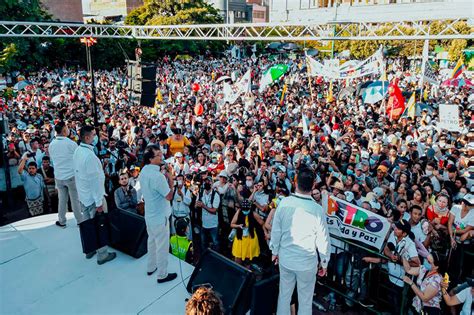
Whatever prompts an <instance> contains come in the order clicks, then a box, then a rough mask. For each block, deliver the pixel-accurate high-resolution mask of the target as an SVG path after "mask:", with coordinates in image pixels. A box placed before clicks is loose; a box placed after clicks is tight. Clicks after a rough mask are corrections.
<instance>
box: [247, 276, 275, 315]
mask: <svg viewBox="0 0 474 315" xmlns="http://www.w3.org/2000/svg"><path fill="white" fill-rule="evenodd" d="M279 283H280V275H278V274H276V275H273V276H271V277H270V278H268V279H264V280H261V281H258V282H257V283H255V285H254V286H253V289H252V303H251V306H250V315H272V314H275V313H276V310H277V304H278V291H279Z"/></svg>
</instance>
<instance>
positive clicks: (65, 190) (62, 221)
mask: <svg viewBox="0 0 474 315" xmlns="http://www.w3.org/2000/svg"><path fill="white" fill-rule="evenodd" d="M54 129H55V130H56V138H55V139H54V140H53V141H52V142H51V144H50V145H49V155H50V158H51V161H52V162H53V164H54V178H55V182H56V189H57V190H58V199H59V202H58V221H56V225H57V226H59V227H62V228H65V227H66V212H67V208H68V199H71V206H72V211H73V212H74V217H75V218H76V221H77V223H78V224H79V223H81V222H82V214H81V205H80V204H79V197H78V196H77V189H76V183H75V181H74V165H73V163H72V158H73V156H74V151H76V148H77V143H75V142H74V141H72V140H71V139H69V138H68V135H69V128H68V127H67V126H66V124H65V123H64V122H59V123H57V124H56V126H54Z"/></svg>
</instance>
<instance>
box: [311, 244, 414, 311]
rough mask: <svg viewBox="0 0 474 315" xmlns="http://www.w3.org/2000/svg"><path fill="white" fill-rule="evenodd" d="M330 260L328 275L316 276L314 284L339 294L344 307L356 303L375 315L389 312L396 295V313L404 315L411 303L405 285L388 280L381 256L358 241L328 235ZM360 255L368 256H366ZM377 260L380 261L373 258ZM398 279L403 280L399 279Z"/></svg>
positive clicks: (383, 257) (384, 261)
mask: <svg viewBox="0 0 474 315" xmlns="http://www.w3.org/2000/svg"><path fill="white" fill-rule="evenodd" d="M331 246H332V253H331V260H330V263H329V266H328V275H327V276H326V277H325V278H322V279H318V285H321V286H323V287H326V288H327V289H329V290H330V291H331V292H333V294H335V295H337V296H339V299H340V300H341V299H342V300H343V303H345V304H346V305H348V306H350V307H351V306H354V305H356V304H358V305H359V306H360V307H361V308H363V309H365V310H367V311H370V312H373V313H376V314H379V313H382V312H391V313H392V312H393V310H394V307H397V306H394V305H391V303H393V302H392V301H391V298H392V297H394V296H397V295H398V296H400V297H401V298H400V314H406V313H407V309H408V305H409V304H411V296H408V295H409V293H410V291H409V290H408V289H409V288H408V286H406V285H405V284H404V285H403V287H397V286H396V285H394V284H392V283H391V282H390V280H389V274H388V268H387V263H386V262H388V261H389V258H388V257H386V256H385V255H383V254H381V253H379V252H376V251H374V250H371V249H369V248H367V247H364V246H362V245H360V244H357V243H354V242H351V241H348V240H345V239H343V238H340V237H338V236H334V235H331ZM364 257H369V259H367V258H365V259H364ZM376 260H380V261H381V262H380V263H375V262H373V261H376ZM393 278H396V279H399V280H401V281H402V283H403V279H400V278H398V277H393Z"/></svg>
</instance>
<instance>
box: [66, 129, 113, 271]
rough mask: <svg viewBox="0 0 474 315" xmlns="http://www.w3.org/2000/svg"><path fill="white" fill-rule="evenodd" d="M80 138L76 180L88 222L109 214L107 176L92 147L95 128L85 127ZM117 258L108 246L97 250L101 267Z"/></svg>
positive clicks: (84, 214)
mask: <svg viewBox="0 0 474 315" xmlns="http://www.w3.org/2000/svg"><path fill="white" fill-rule="evenodd" d="M80 136H81V144H80V145H79V146H78V147H77V149H76V151H75V152H74V156H73V164H74V179H75V182H76V187H77V193H78V196H79V202H80V204H81V209H82V219H83V221H86V220H90V219H93V218H94V217H95V216H96V214H97V213H101V212H107V203H106V201H105V198H104V196H105V174H104V170H103V169H102V163H100V160H99V158H98V157H97V155H95V153H94V146H93V145H92V143H94V141H95V139H96V137H97V135H96V132H95V129H94V127H92V126H83V127H82V128H81V131H80ZM95 253H96V252H92V253H87V254H86V258H87V259H90V258H92V257H93V256H94V254H95ZM116 256H117V254H116V253H110V252H109V251H108V247H107V245H105V246H103V247H101V248H99V249H97V263H98V264H99V265H102V264H105V263H106V262H108V261H111V260H113V259H115V257H116Z"/></svg>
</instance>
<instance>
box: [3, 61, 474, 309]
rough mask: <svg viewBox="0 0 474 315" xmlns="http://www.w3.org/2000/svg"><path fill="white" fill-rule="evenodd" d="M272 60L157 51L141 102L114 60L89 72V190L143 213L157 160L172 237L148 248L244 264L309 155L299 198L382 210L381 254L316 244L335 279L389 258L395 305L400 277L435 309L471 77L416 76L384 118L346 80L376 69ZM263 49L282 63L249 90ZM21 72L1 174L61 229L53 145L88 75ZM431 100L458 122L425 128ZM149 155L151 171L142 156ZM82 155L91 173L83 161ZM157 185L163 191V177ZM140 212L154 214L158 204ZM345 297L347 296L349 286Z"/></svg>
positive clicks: (463, 194) (450, 232)
mask: <svg viewBox="0 0 474 315" xmlns="http://www.w3.org/2000/svg"><path fill="white" fill-rule="evenodd" d="M282 58H283V57H280V60H278V61H271V60H270V59H269V58H267V57H265V56H262V57H259V58H254V59H252V58H246V59H240V60H231V61H229V60H227V59H214V58H212V57H209V58H206V59H194V60H191V61H172V60H170V59H169V58H164V59H163V60H159V61H157V67H158V70H157V85H158V89H159V93H158V94H159V97H157V105H156V106H155V107H153V108H151V107H145V106H137V105H134V104H133V103H132V102H131V100H130V95H131V94H130V91H129V89H128V86H127V77H126V74H125V72H124V70H123V69H116V70H114V71H97V72H96V80H95V81H96V86H95V89H96V94H97V97H96V103H97V108H98V121H99V125H98V126H97V128H96V131H95V133H96V134H95V136H92V137H91V138H90V143H87V145H88V146H89V148H90V149H91V150H92V151H93V152H94V153H95V155H96V156H97V158H98V161H99V162H100V164H98V165H96V166H97V167H100V168H101V170H102V171H103V174H104V176H105V177H104V187H102V188H101V189H103V192H104V195H106V196H107V201H108V203H109V208H111V206H110V204H115V207H117V208H119V209H122V210H124V211H131V212H134V213H139V214H143V213H145V218H146V217H147V211H150V212H152V211H153V210H151V205H149V204H147V202H145V201H146V199H147V196H150V195H151V194H152V193H153V192H150V191H147V190H149V189H150V185H151V184H150V183H151V182H152V181H156V180H157V177H156V176H154V177H153V176H151V174H153V173H154V172H161V173H162V174H164V176H165V179H163V182H161V183H157V185H161V186H163V185H165V186H166V184H167V183H168V182H169V184H170V191H169V197H167V198H166V199H168V200H169V201H170V205H171V209H170V222H169V224H170V225H169V226H170V228H171V233H172V235H173V236H174V239H172V240H173V241H171V242H166V243H164V244H163V243H162V242H161V243H159V242H160V241H159V240H158V239H157V240H156V243H157V244H155V245H154V246H155V247H157V246H158V247H159V246H165V247H171V250H172V252H173V253H174V254H176V255H177V256H179V257H180V258H182V259H186V260H187V261H189V262H191V263H193V262H195V261H196V260H197V257H199V255H200V254H201V253H202V252H203V251H204V250H205V249H206V248H208V247H211V248H213V249H215V250H217V251H219V252H221V253H223V254H224V255H227V256H228V257H232V258H233V259H234V260H235V261H236V262H237V263H239V264H242V265H243V266H245V267H247V268H261V267H262V266H265V265H266V263H268V262H270V261H271V256H272V253H271V250H270V248H271V246H270V247H269V244H272V240H271V238H272V235H275V233H274V231H272V225H273V222H274V219H275V218H276V216H275V213H276V209H277V208H278V205H279V203H280V202H281V201H282V200H285V199H284V198H286V197H288V196H290V195H292V194H294V193H295V188H296V182H297V179H296V178H295V177H297V176H296V175H297V173H298V170H299V169H301V168H308V169H310V170H311V171H312V172H314V175H315V180H314V185H312V187H311V193H310V196H311V197H312V199H313V201H315V202H316V203H318V204H319V205H321V206H324V205H323V200H324V198H323V197H324V196H325V195H333V196H335V197H337V198H339V199H342V200H345V201H347V202H349V203H352V204H354V205H357V206H359V207H361V208H364V209H366V210H369V211H372V212H374V213H377V214H379V215H381V216H383V217H386V218H388V220H389V221H390V222H391V223H393V224H392V226H393V228H392V229H391V231H390V233H389V235H388V240H387V246H386V247H385V249H384V251H383V254H384V255H385V258H386V259H383V258H378V257H373V256H370V255H364V254H362V255H360V254H359V255H358V256H357V257H359V256H360V257H359V258H360V260H361V261H360V262H358V263H357V264H356V263H354V259H350V257H355V256H356V255H355V254H354V253H353V252H352V250H351V248H350V247H347V250H346V252H344V253H343V255H342V256H340V255H337V256H338V257H335V256H336V253H335V252H334V251H333V255H332V256H331V259H329V257H328V260H329V263H330V264H338V265H341V268H337V269H338V272H337V274H338V277H339V278H340V279H344V278H346V277H347V274H349V273H351V274H353V273H354V271H357V272H358V273H359V275H360V281H359V282H360V283H355V282H354V281H353V280H347V279H346V280H345V288H344V290H346V291H347V292H348V294H349V295H350V296H351V297H352V298H354V299H360V300H365V299H366V298H369V297H368V296H367V292H366V290H363V289H362V290H355V288H356V287H357V286H359V287H361V288H364V287H366V286H367V281H368V280H367V279H366V278H365V277H364V274H365V273H366V272H367V270H368V268H369V264H370V265H376V264H377V265H379V266H380V268H382V269H387V270H388V274H389V279H388V280H387V282H388V284H389V286H392V287H393V289H394V291H395V292H398V293H400V294H393V295H391V298H392V299H393V303H395V304H392V306H393V305H395V306H396V307H395V309H396V308H397V307H398V305H400V301H401V293H402V290H401V289H399V288H401V287H403V286H404V283H408V285H410V286H411V287H412V288H413V293H411V295H410V297H411V296H415V298H414V300H413V309H414V310H416V311H417V312H420V313H421V311H422V310H425V312H428V313H429V314H439V313H440V312H441V308H442V301H443V294H444V293H445V291H443V290H444V289H442V282H443V277H444V275H445V273H447V274H449V277H450V279H451V286H455V285H457V284H459V283H462V282H463V281H465V280H466V278H468V277H472V275H473V274H472V273H473V270H472V269H473V268H472V266H473V265H474V264H473V262H474V259H473V256H472V253H474V250H473V245H474V243H473V241H472V239H473V236H474V211H473V207H474V194H473V193H474V185H473V183H474V117H473V116H472V109H473V105H474V101H473V99H472V98H469V96H470V93H471V92H472V90H469V89H467V88H465V87H445V86H442V87H436V86H432V85H429V84H425V86H424V90H425V91H427V92H428V93H422V94H424V95H420V96H417V97H420V98H423V102H424V103H425V104H427V106H426V107H425V109H424V110H423V111H421V112H418V113H417V116H416V117H415V118H412V117H408V116H403V115H402V117H401V118H399V119H397V120H394V119H391V117H390V116H389V115H387V114H386V113H385V111H384V110H381V108H384V106H382V104H381V103H383V102H384V101H380V102H377V103H375V104H366V103H364V101H363V99H362V97H361V95H360V94H358V91H357V86H359V85H360V84H361V83H363V82H365V81H367V80H369V79H375V76H373V77H372V78H371V77H370V76H369V77H362V78H357V79H353V80H339V81H337V82H333V83H331V84H330V83H329V82H326V81H324V80H316V79H315V78H308V76H307V72H306V70H305V69H304V59H303V57H301V59H299V57H296V59H295V58H293V59H282ZM276 62H278V63H286V64H288V65H289V70H288V72H287V73H286V75H285V76H284V77H282V78H281V79H280V80H279V81H278V82H276V83H274V84H273V85H271V86H269V87H268V88H267V89H265V90H264V91H263V92H261V93H260V92H258V90H257V89H254V86H255V85H257V84H258V82H259V79H260V77H261V75H262V73H263V71H264V70H265V69H266V68H268V66H269V65H271V64H274V63H276ZM248 69H250V70H251V78H252V82H253V84H252V89H251V91H248V93H246V94H245V95H241V97H240V98H239V99H238V101H237V102H236V103H234V104H230V103H228V102H225V101H222V89H223V86H222V82H216V81H218V79H219V78H220V77H223V76H229V77H230V78H233V79H236V78H239V77H241V76H242V75H243V74H244V73H245V72H246V71H247V70H248ZM387 74H388V78H389V79H393V78H398V79H399V83H398V84H399V86H400V88H401V89H402V90H403V91H404V92H406V95H411V93H412V92H414V91H415V90H417V88H418V87H417V86H416V83H414V81H417V80H413V77H416V75H415V74H414V73H413V71H411V72H410V69H409V65H408V64H407V62H405V61H404V60H402V59H389V60H388V61H387ZM66 78H68V80H65V79H66ZM27 79H28V80H29V81H30V82H31V83H32V84H33V85H34V88H33V89H30V90H28V91H19V92H18V93H17V95H16V96H15V97H14V98H13V99H11V100H9V101H7V104H8V108H7V111H6V114H7V116H8V118H9V127H10V133H9V134H8V135H7V137H6V148H7V152H6V155H7V160H8V166H9V168H10V169H14V170H17V174H16V173H15V172H10V174H11V182H12V184H13V185H15V183H18V184H20V183H21V185H23V187H24V190H25V193H26V203H27V208H28V211H29V213H30V215H32V216H34V215H39V214H42V213H46V212H51V211H53V212H58V213H59V216H58V222H57V223H56V224H57V225H58V226H60V227H65V225H66V217H65V213H66V211H67V208H68V197H67V196H69V197H70V199H71V208H72V210H74V214H75V216H76V220H78V222H79V221H80V220H82V218H81V215H82V214H81V210H80V209H81V207H80V204H79V201H81V202H82V201H83V200H81V198H79V199H78V197H77V195H78V191H79V197H80V195H81V192H80V189H81V188H80V187H75V186H74V185H72V182H73V181H72V182H71V179H72V178H73V177H74V173H69V172H68V171H67V169H64V168H61V166H63V165H65V164H67V163H71V166H72V163H73V161H72V160H69V161H67V160H64V159H63V161H60V159H61V154H62V153H64V152H65V151H68V152H69V154H70V153H71V152H74V150H77V146H78V145H77V144H78V143H80V137H81V130H83V129H84V128H86V127H87V128H90V127H88V126H92V125H93V123H94V119H93V108H92V92H91V86H90V77H89V76H88V74H87V73H85V72H81V71H73V70H67V69H56V70H50V69H45V70H43V71H39V72H38V73H36V74H34V75H30V76H28V77H27ZM194 84H198V89H196V88H194V86H193V85H194ZM284 85H285V89H286V92H282V90H283V86H284ZM347 86H353V87H354V92H353V94H352V95H346V96H345V97H342V96H341V97H340V98H339V97H338V92H339V91H340V90H341V89H342V88H344V87H347ZM329 88H331V89H333V91H332V92H331V93H328V89H329ZM328 94H331V97H326V96H327V95H328ZM332 95H334V96H332ZM197 104H198V105H200V106H201V105H202V108H203V112H202V113H200V112H199V111H198V110H196V107H197V106H196V105H197ZM439 104H452V106H458V107H459V109H460V111H459V112H460V117H459V120H460V126H461V128H460V131H459V132H448V131H446V130H443V129H441V128H440V127H439V125H438V121H439V114H438V106H439ZM303 119H304V120H305V121H304V122H303V121H302V120H303ZM305 126H307V129H308V130H307V131H306V130H304V129H305ZM88 136H89V137H90V134H89V135H88ZM58 139H59V140H58ZM58 141H63V142H67V144H64V145H58V143H57V142H58ZM55 142H56V143H55ZM150 147H152V148H153V149H152V150H151V149H150ZM84 150H85V149H84ZM150 152H152V153H153V154H158V155H160V157H158V156H155V155H153V156H150ZM153 161H155V162H156V163H155V162H153ZM74 162H75V160H74ZM84 163H85V164H83V165H87V163H86V162H84ZM149 164H153V165H154V164H156V168H157V169H156V168H155V167H153V168H151V167H149V166H145V165H149ZM56 165H58V166H59V167H56ZM88 167H89V168H90V169H91V171H90V174H89V175H91V174H92V175H93V170H92V169H93V166H92V165H89V166H88ZM94 167H95V166H94ZM145 170H147V172H145ZM97 176H99V175H97ZM170 179H171V180H172V181H170ZM144 181H146V182H147V183H146V184H145V187H143V186H144ZM76 183H77V180H76ZM84 189H85V188H84ZM87 189H88V191H90V187H88V188H87ZM101 189H99V188H98V187H96V188H95V190H94V189H92V191H95V194H96V195H97V196H95V197H94V198H93V199H94V200H92V199H91V198H92V197H90V196H89V197H88V198H89V199H91V200H86V201H91V202H92V201H94V202H95V204H96V206H100V205H101V202H102V200H101V199H100V198H99V197H100V196H99V195H98V194H100V192H101V191H102V190H101ZM156 189H157V190H162V191H164V192H166V194H165V195H168V192H167V187H164V188H156ZM58 194H59V196H58ZM157 204H158V203H157ZM82 210H84V209H82ZM280 217H281V215H279V220H281V218H280ZM155 219H156V221H154V222H155V223H156V224H158V221H159V220H161V219H162V218H155ZM155 219H154V220H155ZM272 232H273V233H272ZM157 233H158V232H157ZM149 234H150V233H149ZM150 236H151V238H154V236H153V235H150ZM155 236H156V235H155ZM158 243H159V244H158ZM402 243H403V246H402V247H403V248H400V244H402ZM183 248H184V249H183ZM102 254H103V255H105V256H103V255H102V256H103V257H102V256H101V258H100V259H101V260H102V261H103V260H104V259H109V258H108V256H107V252H106V251H105V252H103V253H102ZM108 255H110V253H108ZM339 256H340V257H339ZM104 257H105V258H104ZM155 259H156V257H155ZM350 261H351V262H350ZM155 267H156V261H155V262H151V263H150V264H149V266H148V268H149V270H148V273H153V272H154V268H155ZM339 269H340V270H339ZM349 270H351V271H349ZM165 273H166V270H164V271H163V270H162V271H161V274H160V275H159V277H162V278H163V277H166V274H165ZM410 274H411V275H418V282H417V281H416V280H413V278H412V277H405V278H404V276H405V275H410ZM451 286H450V287H451ZM356 291H357V292H359V293H357V292H356ZM357 294H358V295H359V296H358V297H356V296H355V295H357ZM330 299H332V301H331V302H333V303H335V302H336V301H335V300H334V297H333V296H332V297H330ZM464 301H466V299H464ZM337 302H338V303H339V302H340V301H337ZM345 303H347V304H348V305H349V306H350V305H352V304H353V300H346V301H345ZM409 304H411V303H409ZM448 305H452V304H449V303H448ZM466 305H467V303H466ZM395 311H396V310H395ZM469 311H470V310H469ZM466 314H467V313H466Z"/></svg>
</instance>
